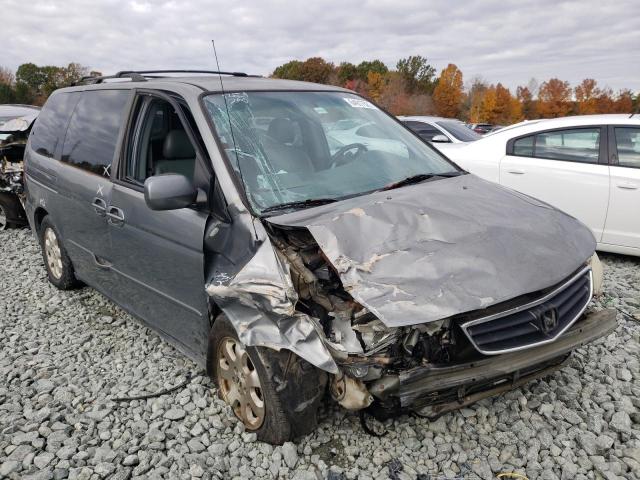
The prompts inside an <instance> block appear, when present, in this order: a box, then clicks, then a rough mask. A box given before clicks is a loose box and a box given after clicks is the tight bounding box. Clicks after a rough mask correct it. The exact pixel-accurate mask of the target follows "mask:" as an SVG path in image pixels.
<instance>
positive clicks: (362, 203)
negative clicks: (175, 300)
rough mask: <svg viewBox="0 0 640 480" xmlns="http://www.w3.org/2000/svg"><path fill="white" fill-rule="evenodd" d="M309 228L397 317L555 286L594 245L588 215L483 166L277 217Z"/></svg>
mask: <svg viewBox="0 0 640 480" xmlns="http://www.w3.org/2000/svg"><path fill="white" fill-rule="evenodd" d="M269 222H270V223H272V224H275V225H281V226H288V227H306V228H307V229H308V230H309V232H310V233H311V234H312V235H313V237H314V238H315V240H316V241H317V243H318V245H319V246H320V248H321V250H322V251H323V252H324V254H325V255H326V256H327V258H328V259H329V260H330V261H331V263H332V264H333V265H334V267H335V268H336V269H337V271H338V274H339V275H340V278H341V280H342V283H343V286H344V287H345V289H346V290H347V291H348V292H349V293H350V294H351V295H352V296H353V297H354V299H355V300H356V301H358V302H360V303H361V304H362V305H364V306H365V307H367V308H368V309H369V310H370V311H371V312H372V313H374V314H375V315H376V316H377V317H378V318H379V319H380V320H382V321H383V322H384V323H385V324H386V325H387V326H390V327H391V326H405V325H412V324H419V323H424V322H431V321H435V320H439V319H443V318H447V317H449V316H452V315H456V314H459V313H464V312H469V311H473V310H477V309H482V308H485V307H488V306H491V305H495V304H498V303H500V302H503V301H506V300H509V299H512V298H515V297H518V296H520V295H523V294H526V293H531V292H535V291H538V290H542V289H544V288H547V287H548V286H549V285H553V284H555V283H559V282H560V281H562V280H563V279H564V278H566V277H567V276H569V275H570V274H572V273H573V272H575V271H576V270H577V269H578V268H579V267H580V266H582V265H583V264H584V263H585V261H587V259H588V258H589V257H590V256H591V255H592V254H593V252H594V250H595V246H596V242H595V239H594V237H593V235H592V233H591V232H590V231H589V229H588V228H587V227H586V226H584V225H583V224H582V223H580V222H579V221H578V220H576V219H574V218H573V217H570V216H568V215H566V214H565V213H562V212H560V211H559V210H556V209H555V208H553V207H551V206H549V205H547V204H545V203H543V202H539V201H537V200H535V199H532V198H530V197H527V196H526V195H523V194H520V193H517V192H514V191H512V190H509V189H506V188H504V187H501V186H499V185H496V184H493V183H490V182H487V181H484V180H481V179H480V178H478V177H475V176H474V175H463V176H459V177H454V178H449V179H442V180H437V181H431V182H424V183H422V184H418V185H414V186H407V187H404V188H400V189H396V190H391V191H382V192H377V193H373V194H371V195H365V196H359V197H355V198H351V199H347V200H344V201H342V202H338V203H334V204H328V205H323V206H320V207H316V208H309V209H305V210H300V211H296V212H293V213H289V214H285V215H280V216H277V217H271V218H269Z"/></svg>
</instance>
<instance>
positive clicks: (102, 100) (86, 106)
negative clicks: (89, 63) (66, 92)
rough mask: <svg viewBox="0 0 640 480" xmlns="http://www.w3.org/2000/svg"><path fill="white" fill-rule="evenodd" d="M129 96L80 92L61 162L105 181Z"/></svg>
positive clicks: (115, 92) (118, 92) (125, 93)
mask: <svg viewBox="0 0 640 480" xmlns="http://www.w3.org/2000/svg"><path fill="white" fill-rule="evenodd" d="M130 95H131V92H130V91H129V90H92V91H85V92H83V93H82V97H81V98H80V100H79V101H78V104H77V105H76V108H75V110H74V112H73V115H72V116H71V121H70V122H69V128H68V129H67V135H66V137H65V141H64V147H63V149H62V157H61V160H62V161H63V162H65V163H69V164H71V165H73V166H76V167H78V168H81V169H83V170H87V171H89V172H91V173H95V174H97V175H102V176H104V177H109V175H110V171H109V169H110V167H111V161H112V160H113V155H114V153H115V151H116V144H117V141H118V134H119V133H120V127H121V125H122V124H123V123H124V118H125V113H126V112H125V110H126V106H127V103H128V101H129V97H130Z"/></svg>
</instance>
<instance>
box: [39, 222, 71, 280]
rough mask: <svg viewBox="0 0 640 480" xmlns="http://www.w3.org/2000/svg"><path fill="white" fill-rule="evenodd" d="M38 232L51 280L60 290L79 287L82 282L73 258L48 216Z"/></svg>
mask: <svg viewBox="0 0 640 480" xmlns="http://www.w3.org/2000/svg"><path fill="white" fill-rule="evenodd" d="M38 234H39V237H40V247H41V248H42V258H43V260H44V265H45V267H46V269H47V276H48V278H49V281H50V282H51V283H52V284H53V285H55V286H56V287H57V288H59V289H60V290H70V289H72V288H75V287H77V286H78V285H79V284H80V282H79V281H78V280H77V279H76V276H75V274H74V271H73V265H72V264H71V260H70V259H69V256H68V255H67V251H66V250H65V249H64V246H63V244H62V241H61V240H60V234H59V233H58V230H57V229H56V227H55V226H54V225H53V223H52V222H51V220H50V219H49V217H48V216H46V217H44V219H42V223H41V224H40V229H39V231H38Z"/></svg>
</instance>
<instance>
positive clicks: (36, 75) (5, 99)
mask: <svg viewBox="0 0 640 480" xmlns="http://www.w3.org/2000/svg"><path fill="white" fill-rule="evenodd" d="M87 75H92V76H100V72H95V71H90V70H89V68H87V67H84V66H82V65H80V64H79V63H70V64H69V65H67V66H66V67H57V66H54V65H45V66H38V65H36V64H34V63H23V64H22V65H20V66H19V67H18V69H17V70H16V72H15V74H14V73H13V71H11V70H10V69H9V68H6V67H2V66H0V104H2V103H23V104H28V105H44V102H45V101H46V100H47V98H48V97H49V95H51V92H53V91H54V90H56V89H58V88H62V87H68V86H69V85H72V84H73V83H74V82H77V81H78V80H80V79H81V78H82V77H84V76H87Z"/></svg>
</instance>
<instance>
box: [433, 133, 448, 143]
mask: <svg viewBox="0 0 640 480" xmlns="http://www.w3.org/2000/svg"><path fill="white" fill-rule="evenodd" d="M449 142H451V140H449V139H448V138H447V136H446V135H443V134H441V133H439V134H438V135H434V136H433V137H431V143H449Z"/></svg>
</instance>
